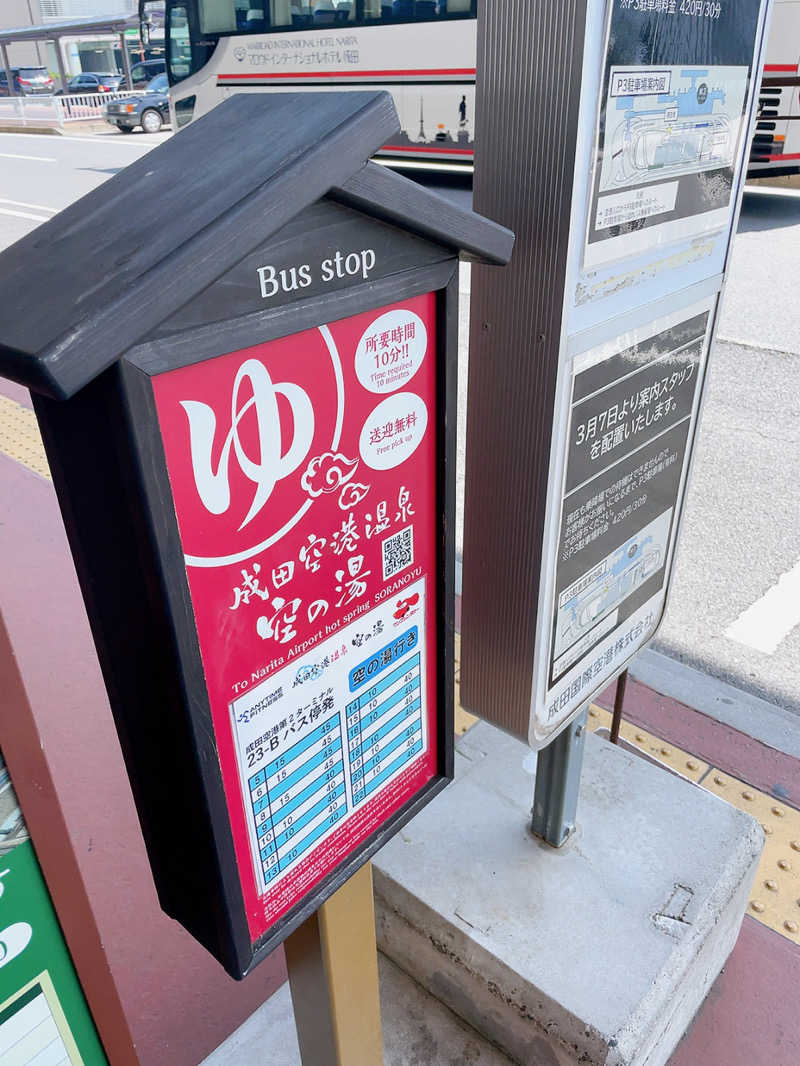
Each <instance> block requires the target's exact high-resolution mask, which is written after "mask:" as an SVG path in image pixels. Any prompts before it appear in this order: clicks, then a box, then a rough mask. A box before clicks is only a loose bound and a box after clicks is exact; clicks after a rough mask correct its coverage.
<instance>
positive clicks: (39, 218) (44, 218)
mask: <svg viewBox="0 0 800 1066" xmlns="http://www.w3.org/2000/svg"><path fill="white" fill-rule="evenodd" d="M0 215H13V216H14V218H32V219H33V221H34V222H49V221H50V218H51V216H50V215H32V214H31V213H30V211H12V210H11V209H10V208H8V207H0Z"/></svg>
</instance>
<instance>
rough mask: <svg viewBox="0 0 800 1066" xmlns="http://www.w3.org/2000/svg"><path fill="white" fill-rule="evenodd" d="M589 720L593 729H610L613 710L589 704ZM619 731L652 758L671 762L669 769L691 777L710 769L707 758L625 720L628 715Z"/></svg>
mask: <svg viewBox="0 0 800 1066" xmlns="http://www.w3.org/2000/svg"><path fill="white" fill-rule="evenodd" d="M588 722H589V728H590V729H591V730H592V732H594V731H595V730H596V729H611V712H610V711H605V710H603V708H602V707H598V706H597V705H596V704H594V703H593V704H592V706H591V707H590V708H589V718H588ZM619 735H620V736H621V737H622V738H623V739H625V740H627V741H628V743H629V744H633V745H634V747H637V748H639V749H640V750H641V751H643V752H646V753H647V754H648V755H649V756H650V758H651V759H655V761H656V762H660V763H661V764H662V765H663V766H668V767H669V768H670V770H674V771H675V773H676V774H680V775H681V777H685V778H687V779H688V780H689V781H699V780H700V779H701V778H702V777H703V776H704V775H705V774H707V773H708V771H709V769H710V767H709V764H708V763H707V762H703V760H702V759H698V758H697V757H696V756H695V755H692V753H691V752H689V751H683V750H682V749H681V748H676V747H675V745H674V744H669V743H668V742H667V741H665V740H662V739H661V738H660V737H657V736H654V735H653V734H652V733H648V732H647V730H646V729H640V728H639V726H635V725H633V724H632V723H631V722H626V721H625V719H623V720H622V723H621V725H620V727H619Z"/></svg>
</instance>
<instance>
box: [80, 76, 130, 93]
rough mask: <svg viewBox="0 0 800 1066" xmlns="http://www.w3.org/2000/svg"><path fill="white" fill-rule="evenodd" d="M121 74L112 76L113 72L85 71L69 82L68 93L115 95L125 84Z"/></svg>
mask: <svg viewBox="0 0 800 1066" xmlns="http://www.w3.org/2000/svg"><path fill="white" fill-rule="evenodd" d="M123 80H124V79H123V77H122V75H121V74H112V73H111V71H109V72H108V73H105V72H104V71H99V72H97V71H90V70H85V71H84V72H83V73H82V74H76V75H75V77H74V78H70V79H69V81H68V82H67V88H66V91H67V92H68V93H115V92H117V91H118V90H119V87H120V85H121V84H122V82H123Z"/></svg>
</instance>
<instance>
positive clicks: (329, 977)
mask: <svg viewBox="0 0 800 1066" xmlns="http://www.w3.org/2000/svg"><path fill="white" fill-rule="evenodd" d="M284 947H285V950H286V966H287V969H288V971H289V985H290V987H291V990H292V1003H293V1005H294V1017H295V1024H296V1026H297V1040H298V1043H299V1045H300V1058H301V1060H302V1062H303V1066H381V1063H382V1062H383V1046H382V1040H381V1008H380V999H379V994H378V950H377V947H376V943H375V907H374V903H373V899H372V866H371V864H370V863H365V865H364V866H362V867H361V869H360V870H359V871H358V873H357V874H354V875H353V877H351V878H350V880H349V881H346V882H345V883H344V884H343V885H342V887H341V888H340V889H339V890H338V891H337V892H335V893H334V894H333V895H332V896H331V897H330V899H328V900H327V902H325V903H323V904H322V906H321V907H320V908H319V910H318V911H316V912H315V913H314V914H312V915H311V917H310V918H308V919H306V921H305V922H303V924H302V925H301V926H300V927H299V928H298V929H297V930H296V931H295V932H294V933H292V934H291V935H290V936H289V937H288V938H287V940H286V942H285V944H284Z"/></svg>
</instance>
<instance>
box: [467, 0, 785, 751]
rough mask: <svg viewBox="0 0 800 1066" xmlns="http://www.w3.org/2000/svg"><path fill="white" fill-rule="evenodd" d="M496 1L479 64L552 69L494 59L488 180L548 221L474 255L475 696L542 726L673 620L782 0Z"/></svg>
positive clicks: (479, 179) (521, 726)
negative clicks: (759, 106) (725, 297)
mask: <svg viewBox="0 0 800 1066" xmlns="http://www.w3.org/2000/svg"><path fill="white" fill-rule="evenodd" d="M498 2H499V3H500V6H501V9H502V10H503V12H504V14H497V15H496V17H495V18H493V20H492V23H491V25H488V24H487V26H486V33H485V39H484V42H483V48H484V52H483V54H482V55H481V57H480V62H481V63H482V64H484V69H485V70H487V71H492V70H499V69H504V63H505V61H506V59H507V57H508V55H509V54H510V53H511V51H512V50H515V49H517V48H518V45H519V42H520V41H524V42H525V49H526V55H525V56H524V57H520V56H519V54H518V53H517V51H514V56H515V63H517V64H518V65H519V64H521V65H522V66H523V67H524V69H529V70H531V71H532V72H533V75H532V76H533V82H532V84H531V86H530V93H529V94H526V96H525V98H524V104H523V105H522V106H520V107H519V108H515V109H514V111H513V112H508V111H506V110H504V104H505V100H506V97H505V96H504V94H503V91H502V86H501V85H500V84H499V83H498V81H497V80H496V79H495V78H494V77H493V76H488V77H487V78H486V79H485V80H484V83H483V98H482V99H481V98H479V100H478V107H479V110H480V113H481V114H482V115H483V116H484V124H483V126H482V133H483V136H482V138H481V142H480V144H479V146H478V147H479V151H478V157H477V159H476V182H475V196H474V200H475V204H476V207H477V208H478V209H480V210H484V211H489V212H492V213H496V214H497V216H498V217H501V218H503V219H504V220H505V221H507V222H508V223H509V224H510V225H513V226H514V228H515V229H516V231H517V232H518V233H521V234H522V233H524V234H529V235H530V236H529V237H527V238H523V239H522V240H520V241H519V243H518V247H517V252H516V254H515V259H514V262H513V263H512V264H511V267H510V269H509V271H508V272H507V275H506V276H505V277H504V278H503V283H502V285H498V284H497V282H496V281H495V280H494V279H492V278H491V277H490V276H488V275H487V274H486V273H485V272H482V271H477V272H476V273H475V286H474V291H473V297H472V306H473V321H472V346H471V351H470V392H469V404H468V415H467V477H466V495H465V521H466V525H465V535H464V579H463V590H464V593H463V595H464V599H463V606H462V645H461V656H462V663H461V694H462V699H463V700H464V701H465V705H467V706H469V707H470V708H471V709H472V710H474V711H475V712H476V713H478V714H480V715H481V716H482V717H486V718H489V719H490V720H492V721H496V722H497V723H498V724H500V725H502V726H504V727H505V728H507V729H509V730H510V731H511V732H513V733H516V734H517V735H519V736H522V737H524V738H525V739H526V740H528V741H529V743H530V744H531V745H532V746H533V747H535V748H541V747H542V746H544V745H546V744H548V743H549V742H550V741H551V740H552V739H553V738H554V737H555V735H556V734H557V733H558V732H559V731H560V730H561V729H563V728H564V727H565V726H566V725H567V724H568V723H569V722H570V721H571V720H572V719H573V718H574V716H575V715H576V714H577V713H578V712H579V711H580V710H581V709H582V708H583V707H585V706H586V704H587V702H588V701H589V700H591V699H592V698H593V697H594V696H596V695H597V694H598V693H599V692H600V691H601V690H602V689H603V688H605V687H606V686H607V685H608V683H609V682H610V681H613V680H614V678H615V677H617V676H618V675H619V673H620V672H621V671H622V670H623V669H624V668H625V666H626V665H627V663H628V662H629V661H630V659H631V658H632V656H633V655H635V653H636V652H637V651H639V650H640V649H641V648H642V647H643V646H644V645H645V644H646V643H647V642H648V641H650V640H651V639H652V637H653V635H654V634H655V632H656V631H657V629H658V626H659V624H660V623H661V620H662V618H663V614H664V610H665V605H666V601H667V598H668V594H669V587H670V580H671V573H672V567H673V562H674V558H675V551H676V544H677V540H678V537H679V533H680V526H681V519H682V514H683V507H684V501H685V497H686V485H687V479H688V477H689V474H690V470H691V465H692V456H693V450H694V442H695V437H696V429H697V425H698V421H699V417H700V413H701V410H702V402H703V391H704V383H705V378H706V370H707V365H708V360H709V357H710V353H711V352H712V348H713V336H714V327H715V322H716V320H717V317H718V310H719V304H720V300H721V298H722V294H723V289H724V280H725V270H726V267H727V261H728V252H729V246H730V241H731V239H732V236H733V232H734V228H735V221H736V218H737V214H738V209H739V204H740V198H741V188H742V181H743V176H744V171H745V163H746V158H745V157H746V154H747V145H748V132H749V130H750V128H751V126H752V122H753V115H754V106H755V100H756V88H757V71H758V70H759V69H760V62H759V56H760V51H761V47H762V43H763V39H764V28H765V20H766V16H767V7H768V5H767V3H766V2H764V0H720V2H719V3H718V2H716V0H663V2H662V0H655V2H654V0H647V2H645V0H584V2H582V3H579V4H577V5H575V6H574V7H571V8H570V10H569V11H567V10H562V11H561V13H560V15H559V17H557V18H555V19H553V20H552V22H550V21H548V20H547V19H546V18H545V16H544V13H543V12H542V11H539V10H538V9H535V8H534V7H531V8H530V9H529V8H525V9H524V11H520V10H518V9H517V8H516V7H514V5H512V4H510V3H509V4H508V5H507V7H506V0H498ZM506 15H507V17H506ZM553 68H556V69H558V70H559V71H560V73H561V80H559V81H557V82H556V81H553V79H552V76H551V74H550V71H551V70H552V69H553ZM487 116H488V118H487ZM553 116H558V119H559V123H560V125H559V129H560V130H561V131H562V134H561V137H560V139H559V140H557V141H556V142H554V140H553V137H552V121H553ZM544 139H546V141H547V143H548V144H549V145H550V151H549V152H548V153H543V152H542V151H541V150H540V146H541V143H542V142H543V140H544ZM527 158H529V159H530V164H529V167H528V168H527V169H525V170H524V171H523V172H522V173H520V175H519V184H520V185H521V186H522V187H523V189H524V191H525V195H521V194H520V190H519V189H515V191H514V194H513V195H509V193H508V191H507V190H508V188H509V184H508V183H507V182H506V181H505V180H504V175H505V171H506V170H507V169H508V167H509V166H518V160H519V159H527ZM498 348H499V349H500V350H502V351H503V352H504V372H505V378H504V382H503V385H504V387H503V389H502V390H501V389H500V388H499V387H498V385H497V384H496V382H495V377H496V373H495V365H494V360H493V353H494V352H495V351H496V350H498ZM531 365H535V366H536V371H537V372H536V374H533V373H531ZM487 440H492V441H493V442H494V447H493V448H491V449H489V448H487V447H486V446H485V442H486V441H487ZM487 486H491V490H490V491H489V492H487V488H486V487H487ZM508 545H513V546H514V553H513V555H512V556H511V557H509V553H508ZM520 589H525V590H526V592H527V591H528V590H529V591H530V595H529V596H528V595H527V594H526V596H525V597H521V596H520V595H519V590H520Z"/></svg>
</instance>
